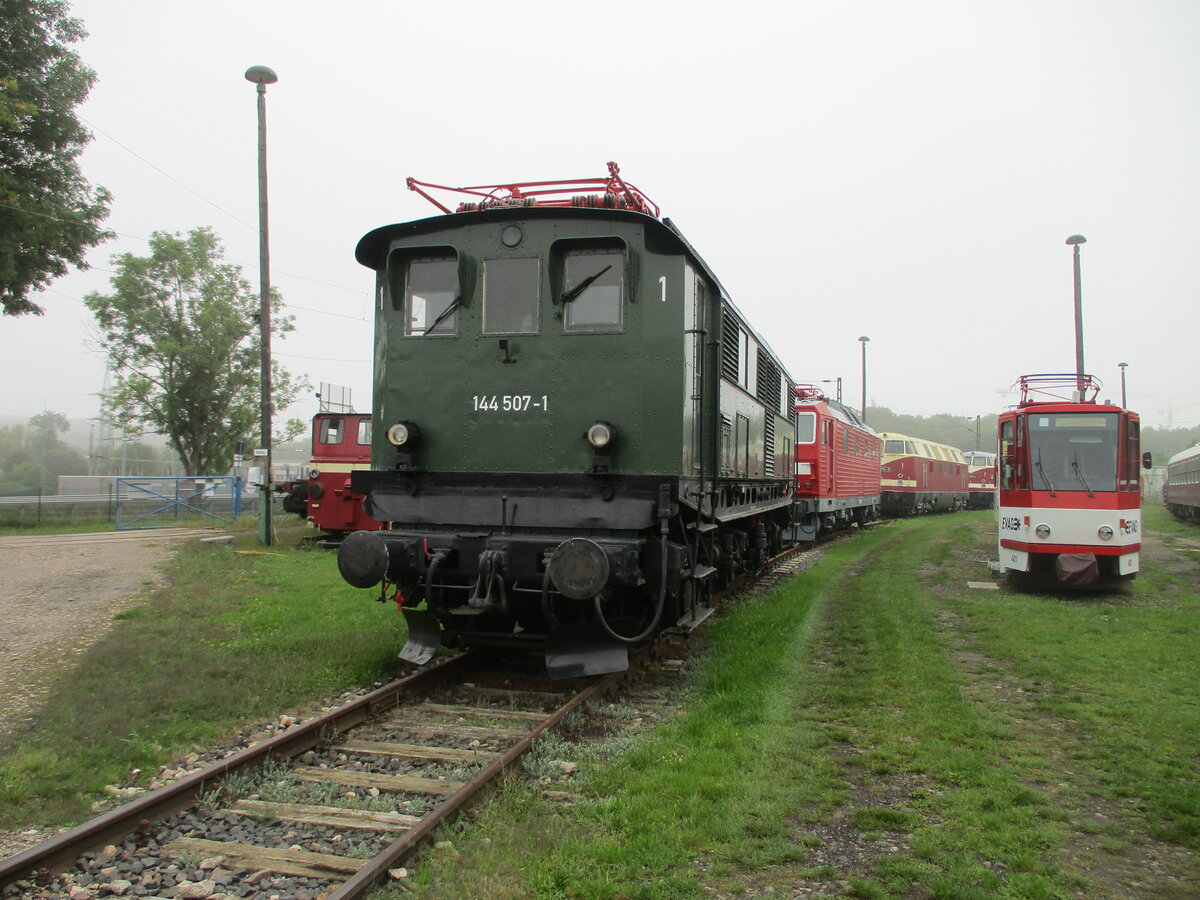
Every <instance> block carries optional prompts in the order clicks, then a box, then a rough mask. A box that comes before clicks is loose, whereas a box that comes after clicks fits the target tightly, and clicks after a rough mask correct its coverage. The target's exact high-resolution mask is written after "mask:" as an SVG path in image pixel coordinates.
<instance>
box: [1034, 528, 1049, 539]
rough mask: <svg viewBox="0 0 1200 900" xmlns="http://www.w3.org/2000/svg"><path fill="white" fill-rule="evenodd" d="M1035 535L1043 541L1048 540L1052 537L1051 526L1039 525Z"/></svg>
mask: <svg viewBox="0 0 1200 900" xmlns="http://www.w3.org/2000/svg"><path fill="white" fill-rule="evenodd" d="M1035 533H1036V534H1037V536H1038V537H1040V538H1041V539H1042V540H1045V539H1046V538H1048V537H1050V526H1049V525H1039V526H1038V527H1037V528H1036V529H1035Z"/></svg>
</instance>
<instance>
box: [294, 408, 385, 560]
mask: <svg viewBox="0 0 1200 900" xmlns="http://www.w3.org/2000/svg"><path fill="white" fill-rule="evenodd" d="M370 467H371V414H370V413H354V412H320V413H317V414H316V415H315V416H313V425H312V456H311V457H310V458H309V462H308V472H307V473H306V474H307V476H308V477H307V478H304V479H299V480H296V481H292V482H281V483H279V484H277V485H276V490H278V491H281V492H282V493H284V494H286V495H287V496H286V497H285V498H284V501H283V508H284V509H285V510H286V511H287V512H290V513H295V514H296V515H298V516H301V517H302V518H304V519H305V520H306V521H307V522H308V524H309V526H310V527H312V528H315V529H316V530H317V531H323V532H327V533H329V534H331V535H335V536H341V535H344V534H347V533H348V532H351V531H377V530H378V529H379V527H380V523H379V522H376V521H375V520H374V519H372V518H370V517H369V516H368V515H367V514H366V511H365V510H364V509H363V495H362V494H360V493H357V492H356V491H353V490H351V488H350V473H351V472H353V471H355V470H357V469H369V468H370Z"/></svg>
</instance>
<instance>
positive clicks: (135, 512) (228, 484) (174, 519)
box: [114, 476, 242, 531]
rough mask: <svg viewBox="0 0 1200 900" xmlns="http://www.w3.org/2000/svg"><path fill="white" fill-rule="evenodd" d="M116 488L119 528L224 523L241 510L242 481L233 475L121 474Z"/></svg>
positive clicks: (116, 517)
mask: <svg viewBox="0 0 1200 900" xmlns="http://www.w3.org/2000/svg"><path fill="white" fill-rule="evenodd" d="M116 489H117V490H116V493H117V498H116V499H117V505H116V515H115V516H114V522H115V524H116V526H117V530H118V531H127V530H130V529H134V528H169V527H170V526H172V525H176V524H178V523H180V522H189V523H196V522H197V521H201V522H206V523H207V524H210V525H211V524H215V523H221V524H224V523H227V522H232V521H233V520H234V519H236V518H237V517H238V515H239V514H240V513H241V505H242V503H241V501H242V485H241V482H240V481H238V479H236V478H233V477H230V476H219V477H213V478H195V477H190V478H167V477H159V478H118V479H117V480H116Z"/></svg>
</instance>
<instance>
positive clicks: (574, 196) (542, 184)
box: [406, 161, 661, 219]
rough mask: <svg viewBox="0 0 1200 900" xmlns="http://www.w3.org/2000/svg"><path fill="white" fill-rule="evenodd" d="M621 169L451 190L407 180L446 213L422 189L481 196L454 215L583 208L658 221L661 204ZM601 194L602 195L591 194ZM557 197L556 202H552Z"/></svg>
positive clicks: (610, 166)
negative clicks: (521, 208)
mask: <svg viewBox="0 0 1200 900" xmlns="http://www.w3.org/2000/svg"><path fill="white" fill-rule="evenodd" d="M620 172H621V168H620V166H618V165H617V164H616V163H615V162H611V161H610V162H609V163H608V177H607V178H575V179H558V180H555V181H514V182H508V183H505V184H480V185H474V186H472V187H450V186H449V185H444V184H431V183H430V182H428V181H418V180H417V179H415V178H413V177H411V176H410V177H409V178H407V179H406V184H407V185H408V189H409V190H410V191H416V192H417V193H418V194H420V195H421V196H422V197H424V198H425V199H426V200H428V201H429V202H430V203H432V204H433V205H434V206H436V207H437V208H438V209H440V210H441V211H442V212H444V213H447V214H449V213H451V212H452V211H451V209H450V207H448V206H446V205H445V204H444V203H441V202H440V201H438V200H437V199H435V198H434V197H432V196H430V194H429V193H428V192H427V191H425V190H422V188H430V189H433V190H438V191H449V192H450V193H453V194H468V195H470V196H473V197H481V198H483V199H481V200H479V201H469V200H463V201H460V202H459V204H458V208H457V209H455V210H453V212H471V211H474V210H482V209H491V208H494V207H505V206H582V207H592V208H596V207H604V208H613V209H628V210H632V211H634V212H640V213H644V214H645V215H648V216H653V217H654V218H656V219H657V218H659V216H660V213H661V211H660V210H659V208H658V204H657V203H655V202H654V201H653V200H651V199H650V198H649V197H647V196H646V195H645V194H644V193H643V192H642V191H641V190H640V189H639V188H637V187H635V186H634V185H632V184H630V183H628V182H627V181H625V180H624V179H622V178H621V175H620ZM589 191H599V192H600V193H599V194H595V193H589ZM550 198H557V199H550Z"/></svg>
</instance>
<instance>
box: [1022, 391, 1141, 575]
mask: <svg viewBox="0 0 1200 900" xmlns="http://www.w3.org/2000/svg"><path fill="white" fill-rule="evenodd" d="M1019 383H1020V386H1021V402H1020V404H1019V405H1018V406H1017V408H1016V409H1015V410H1009V411H1008V412H1005V413H1002V414H1001V415H1000V419H999V438H1000V454H999V457H1000V459H999V463H1000V465H999V482H1000V484H999V498H1000V510H999V512H1000V523H999V525H1000V528H999V545H1000V568H1001V571H1011V572H1043V573H1050V572H1053V573H1054V574H1055V575H1056V576H1057V578H1058V580H1059V581H1060V582H1062V583H1064V584H1072V585H1088V584H1092V583H1094V582H1096V581H1097V580H1099V578H1100V577H1101V576H1108V577H1132V576H1133V575H1135V574H1136V573H1137V571H1138V566H1139V561H1138V555H1139V552H1140V551H1141V547H1142V543H1141V541H1142V534H1141V499H1142V495H1141V467H1142V465H1143V459H1142V458H1141V456H1140V453H1139V439H1140V425H1139V420H1138V415H1137V413H1134V412H1130V411H1129V410H1127V409H1122V408H1120V407H1119V406H1113V405H1112V404H1110V403H1097V402H1096V395H1097V394H1098V393H1099V390H1100V383H1099V381H1098V380H1096V379H1095V378H1093V377H1092V376H1090V375H1082V376H1077V375H1025V376H1023V377H1022V378H1021V380H1020V382H1019ZM1144 463H1145V465H1146V466H1149V463H1150V460H1149V454H1147V456H1146V459H1145V460H1144Z"/></svg>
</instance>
